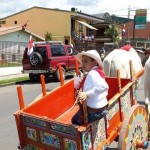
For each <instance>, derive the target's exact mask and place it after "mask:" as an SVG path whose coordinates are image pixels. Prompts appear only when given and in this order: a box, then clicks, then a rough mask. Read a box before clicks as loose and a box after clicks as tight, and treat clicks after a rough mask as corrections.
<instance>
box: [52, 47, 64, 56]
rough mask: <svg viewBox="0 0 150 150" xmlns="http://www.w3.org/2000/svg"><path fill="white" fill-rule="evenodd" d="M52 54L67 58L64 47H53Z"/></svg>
mask: <svg viewBox="0 0 150 150" xmlns="http://www.w3.org/2000/svg"><path fill="white" fill-rule="evenodd" d="M51 53H52V56H65V55H66V52H65V49H64V47H63V45H52V46H51Z"/></svg>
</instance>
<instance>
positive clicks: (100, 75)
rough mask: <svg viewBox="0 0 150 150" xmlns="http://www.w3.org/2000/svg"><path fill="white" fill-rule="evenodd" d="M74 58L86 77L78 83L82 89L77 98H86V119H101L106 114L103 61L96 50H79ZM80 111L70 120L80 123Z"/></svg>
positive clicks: (106, 85) (105, 85)
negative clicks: (80, 65)
mask: <svg viewBox="0 0 150 150" xmlns="http://www.w3.org/2000/svg"><path fill="white" fill-rule="evenodd" d="M76 59H77V60H78V61H79V62H80V63H81V64H82V69H83V71H84V72H86V77H85V78H84V79H83V81H82V82H81V84H80V88H81V89H82V91H80V92H79V93H78V99H79V100H82V101H84V100H86V102H87V110H88V121H89V122H91V121H94V120H98V119H101V118H102V117H103V116H104V115H105V114H106V109H107V107H108V101H107V98H106V97H107V95H108V84H107V83H106V81H105V75H104V72H103V63H102V61H101V58H100V56H99V53H98V52H97V51H96V50H89V51H86V52H81V53H79V54H77V55H76ZM80 115H81V111H79V112H78V113H77V114H76V115H75V116H74V117H73V119H72V122H73V123H75V124H78V125H81V124H82V122H81V121H79V120H80V119H79V117H80Z"/></svg>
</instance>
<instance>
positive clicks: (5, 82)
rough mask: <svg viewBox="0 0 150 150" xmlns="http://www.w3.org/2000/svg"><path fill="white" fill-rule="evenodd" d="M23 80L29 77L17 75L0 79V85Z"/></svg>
mask: <svg viewBox="0 0 150 150" xmlns="http://www.w3.org/2000/svg"><path fill="white" fill-rule="evenodd" d="M25 80H29V77H17V78H12V79H6V80H0V85H7V84H12V83H16V82H21V81H25Z"/></svg>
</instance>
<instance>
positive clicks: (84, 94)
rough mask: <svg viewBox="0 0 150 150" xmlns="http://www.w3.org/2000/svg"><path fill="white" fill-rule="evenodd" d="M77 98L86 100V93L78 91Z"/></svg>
mask: <svg viewBox="0 0 150 150" xmlns="http://www.w3.org/2000/svg"><path fill="white" fill-rule="evenodd" d="M78 98H79V100H82V101H84V100H86V98H87V95H86V93H85V92H79V93H78Z"/></svg>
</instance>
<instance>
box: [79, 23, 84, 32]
mask: <svg viewBox="0 0 150 150" xmlns="http://www.w3.org/2000/svg"><path fill="white" fill-rule="evenodd" d="M79 31H80V32H83V24H81V23H79Z"/></svg>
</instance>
